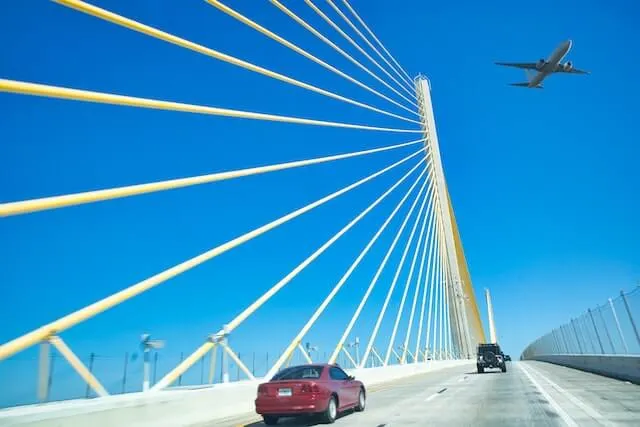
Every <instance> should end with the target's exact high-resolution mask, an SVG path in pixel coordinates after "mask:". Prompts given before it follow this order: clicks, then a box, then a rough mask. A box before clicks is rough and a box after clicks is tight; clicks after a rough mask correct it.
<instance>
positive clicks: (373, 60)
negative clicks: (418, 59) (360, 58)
mask: <svg viewBox="0 0 640 427" xmlns="http://www.w3.org/2000/svg"><path fill="white" fill-rule="evenodd" d="M304 1H305V3H306V4H307V6H309V7H310V8H311V9H313V11H314V12H315V13H316V14H317V15H318V16H320V17H321V18H322V19H323V20H324V21H325V22H326V23H327V24H329V25H330V26H331V27H333V29H334V30H336V31H337V32H338V33H339V34H340V35H341V36H342V37H344V38H345V39H346V40H347V41H348V42H349V43H350V44H351V45H353V46H354V47H355V48H356V49H358V51H359V52H360V53H362V54H363V55H364V56H365V57H366V58H367V59H368V60H369V61H371V62H372V63H373V64H374V65H375V66H377V67H378V68H379V69H380V70H381V71H382V72H383V73H385V74H386V75H387V77H389V78H390V79H391V80H393V82H395V83H396V84H397V85H398V87H400V88H401V89H403V90H404V91H405V92H407V93H408V94H409V95H411V97H413V98H414V99H417V98H416V95H415V94H414V93H413V91H412V90H409V89H407V87H406V86H405V85H404V84H402V83H400V82H399V81H398V80H397V79H396V78H395V77H393V76H392V75H391V74H389V72H388V71H387V70H386V69H385V68H384V67H383V66H382V65H380V64H379V63H378V61H376V60H375V59H373V57H371V55H369V54H368V53H367V51H366V50H364V49H363V48H362V47H361V46H360V45H359V44H358V43H357V42H356V41H355V40H353V39H352V38H351V37H350V36H349V35H348V34H347V33H345V32H344V31H343V30H342V28H340V26H339V25H338V24H336V23H335V22H334V21H333V20H332V19H331V18H329V17H328V16H327V15H326V14H325V13H324V12H323V11H322V10H321V9H320V8H319V7H318V6H316V5H315V4H314V3H313V2H312V1H311V0H304Z"/></svg>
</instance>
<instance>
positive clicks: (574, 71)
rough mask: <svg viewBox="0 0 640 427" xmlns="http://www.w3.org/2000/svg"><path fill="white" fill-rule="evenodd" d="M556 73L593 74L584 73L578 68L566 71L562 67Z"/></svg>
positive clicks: (589, 72)
mask: <svg viewBox="0 0 640 427" xmlns="http://www.w3.org/2000/svg"><path fill="white" fill-rule="evenodd" d="M556 73H569V74H591V71H583V70H579V69H577V68H570V69H569V70H565V69H564V68H562V67H559V69H557V70H556Z"/></svg>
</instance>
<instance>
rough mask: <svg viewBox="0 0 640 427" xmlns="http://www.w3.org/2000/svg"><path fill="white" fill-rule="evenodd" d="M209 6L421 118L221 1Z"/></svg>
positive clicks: (216, 0) (213, 1) (212, 1)
mask: <svg viewBox="0 0 640 427" xmlns="http://www.w3.org/2000/svg"><path fill="white" fill-rule="evenodd" d="M206 1H207V2H208V3H209V4H211V5H212V6H214V7H216V8H217V9H219V10H220V11H222V12H224V13H226V14H227V15H229V16H231V17H233V18H235V19H237V20H238V21H240V22H242V23H243V24H245V25H247V26H248V27H251V28H253V29H254V30H256V31H258V32H260V33H262V34H264V35H265V36H267V37H269V38H270V39H272V40H275V41H276V42H278V43H280V44H281V45H283V46H286V47H288V48H289V49H291V50H293V51H294V52H296V53H298V54H300V55H302V56H304V57H305V58H307V59H309V60H311V61H313V62H315V63H316V64H318V65H320V66H322V67H324V68H326V69H327V70H329V71H331V72H333V73H335V74H337V75H339V76H340V77H342V78H344V79H347V80H349V81H350V82H351V83H354V84H356V85H358V86H360V87H361V88H363V89H365V90H367V91H369V92H371V93H373V94H374V95H377V96H379V97H380V98H382V99H384V100H386V101H389V102H391V103H392V104H394V105H396V106H398V107H400V108H403V109H405V110H406V111H408V112H410V113H412V114H415V115H417V116H419V114H418V113H417V112H416V111H414V110H412V109H410V108H407V107H405V106H404V105H402V104H400V103H399V102H396V101H394V100H393V99H391V98H389V97H388V96H386V95H383V94H382V93H380V92H378V91H377V90H375V89H372V88H371V87H369V86H367V85H366V84H364V83H362V82H361V81H359V80H356V79H355V78H353V77H351V76H350V75H348V74H346V73H344V72H342V71H340V70H339V69H337V68H336V67H334V66H332V65H330V64H328V63H326V62H325V61H323V60H321V59H320V58H318V57H316V56H314V55H312V54H311V53H309V52H308V51H306V50H304V49H302V48H301V47H299V46H297V45H296V44H294V43H292V42H290V41H288V40H286V39H285V38H283V37H280V36H279V35H277V34H276V33H274V32H273V31H270V30H268V29H267V28H265V27H263V26H261V25H260V24H258V23H257V22H255V21H252V20H251V19H249V18H247V17H246V16H244V15H242V14H241V13H239V12H237V11H236V10H233V9H232V8H230V7H229V6H226V5H224V4H223V3H222V2H220V1H219V0H206ZM389 114H391V113H389ZM392 117H395V118H399V119H402V120H405V121H409V122H412V123H417V124H420V123H421V122H419V121H417V120H411V119H407V118H405V117H402V116H398V115H395V114H392Z"/></svg>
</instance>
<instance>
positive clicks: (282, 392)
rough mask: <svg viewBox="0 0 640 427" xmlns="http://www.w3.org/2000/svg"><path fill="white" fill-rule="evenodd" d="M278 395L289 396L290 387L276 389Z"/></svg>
mask: <svg viewBox="0 0 640 427" xmlns="http://www.w3.org/2000/svg"><path fill="white" fill-rule="evenodd" d="M278 396H291V389H290V388H281V389H278Z"/></svg>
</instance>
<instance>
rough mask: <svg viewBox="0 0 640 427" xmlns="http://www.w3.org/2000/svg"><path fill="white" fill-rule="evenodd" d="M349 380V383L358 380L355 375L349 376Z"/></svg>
mask: <svg viewBox="0 0 640 427" xmlns="http://www.w3.org/2000/svg"><path fill="white" fill-rule="evenodd" d="M347 379H348V380H349V381H353V380H355V379H356V377H354V376H353V375H349V376H348V377H347Z"/></svg>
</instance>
